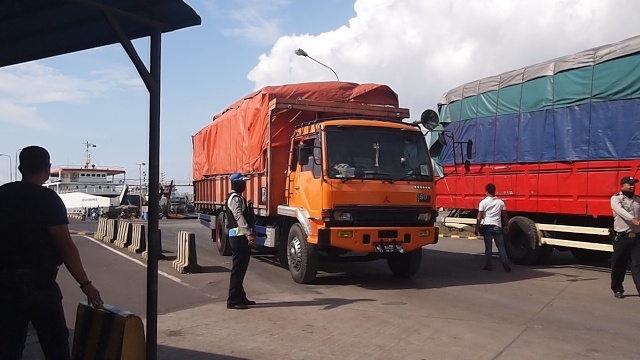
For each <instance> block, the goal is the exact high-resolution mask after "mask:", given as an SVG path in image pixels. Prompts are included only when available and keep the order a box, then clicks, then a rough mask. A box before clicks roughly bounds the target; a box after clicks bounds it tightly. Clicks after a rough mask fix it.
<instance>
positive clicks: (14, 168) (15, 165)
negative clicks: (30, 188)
mask: <svg viewBox="0 0 640 360" xmlns="http://www.w3.org/2000/svg"><path fill="white" fill-rule="evenodd" d="M22 149H24V148H20V149H18V150H16V157H15V158H14V159H16V162H15V164H14V167H13V170H15V171H14V172H13V173H14V174H16V181H18V153H19V152H20V150H22Z"/></svg>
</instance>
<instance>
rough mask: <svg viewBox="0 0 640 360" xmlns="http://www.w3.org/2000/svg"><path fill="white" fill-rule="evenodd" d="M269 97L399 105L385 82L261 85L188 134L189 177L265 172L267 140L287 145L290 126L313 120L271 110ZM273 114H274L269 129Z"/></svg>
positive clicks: (273, 143)
mask: <svg viewBox="0 0 640 360" xmlns="http://www.w3.org/2000/svg"><path fill="white" fill-rule="evenodd" d="M273 99H304V100H311V101H325V102H340V103H352V104H367V105H387V106H393V107H398V95H397V94H396V93H395V92H394V91H393V90H391V88H389V87H388V86H386V85H379V84H355V83H347V82H337V81H331V82H313V83H301V84H289V85H282V86H267V87H264V88H262V89H260V90H258V91H256V92H253V93H251V94H249V95H247V96H245V97H244V98H242V99H240V100H238V101H236V102H235V103H234V104H232V105H231V106H229V107H228V108H227V109H226V110H225V111H223V112H222V113H220V114H217V115H216V116H214V117H213V121H212V122H211V123H209V124H208V125H207V126H205V127H204V128H203V129H202V130H200V131H199V132H198V133H196V134H195V135H194V136H193V138H192V141H193V179H194V180H198V179H202V178H204V177H205V176H211V175H221V174H230V173H232V172H235V171H240V172H243V173H252V172H261V171H264V170H265V168H266V151H267V147H268V146H269V143H270V142H269V140H271V146H272V147H283V146H284V147H286V146H288V143H289V137H290V136H291V134H292V133H293V129H294V127H295V126H296V125H298V124H301V123H303V122H305V121H309V120H312V118H309V116H297V115H300V113H299V112H298V111H285V112H281V113H277V114H270V110H269V102H270V101H271V100H273ZM272 115H275V116H274V118H272V119H271V129H269V119H270V118H271V116H272ZM269 130H271V131H270V132H269ZM269 134H271V139H269Z"/></svg>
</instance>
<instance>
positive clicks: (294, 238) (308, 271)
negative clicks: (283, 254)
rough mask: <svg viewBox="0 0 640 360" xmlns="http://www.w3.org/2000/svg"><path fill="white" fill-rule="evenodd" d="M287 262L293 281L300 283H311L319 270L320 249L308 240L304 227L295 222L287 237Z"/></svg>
mask: <svg viewBox="0 0 640 360" xmlns="http://www.w3.org/2000/svg"><path fill="white" fill-rule="evenodd" d="M287 263H288V265H289V272H291V277H292V278H293V281H295V282H297V283H298V284H309V283H311V282H313V280H315V278H316V273H317V272H318V249H317V247H316V245H314V244H309V243H308V242H307V236H306V235H305V233H304V231H303V230H302V227H301V226H300V225H299V224H294V225H293V226H291V230H289V237H288V238H287Z"/></svg>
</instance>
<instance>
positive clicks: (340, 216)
mask: <svg viewBox="0 0 640 360" xmlns="http://www.w3.org/2000/svg"><path fill="white" fill-rule="evenodd" d="M333 219H334V220H335V221H353V218H352V217H351V213H346V212H338V211H337V212H334V213H333Z"/></svg>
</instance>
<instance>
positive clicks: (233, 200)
mask: <svg viewBox="0 0 640 360" xmlns="http://www.w3.org/2000/svg"><path fill="white" fill-rule="evenodd" d="M248 179H249V178H248V177H246V176H244V175H242V174H241V173H237V172H236V173H233V174H231V176H229V180H231V189H232V190H233V191H232V192H231V193H230V194H229V197H228V198H227V202H226V206H225V211H226V214H227V224H228V225H227V227H228V228H229V245H230V246H231V255H232V261H233V265H232V267H231V278H230V280H229V297H228V298H227V309H247V308H249V305H255V303H256V302H255V301H252V300H249V299H247V294H246V293H245V292H244V287H243V286H242V283H243V281H244V276H245V274H246V273H247V268H248V267H249V260H250V259H251V247H252V246H254V242H255V240H256V237H255V233H254V232H253V227H254V226H255V224H250V223H249V221H250V219H253V216H252V215H253V214H250V213H249V207H248V206H247V200H246V199H245V198H244V197H243V196H242V193H243V192H244V190H245V189H246V186H247V184H246V181H247V180H248Z"/></svg>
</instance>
